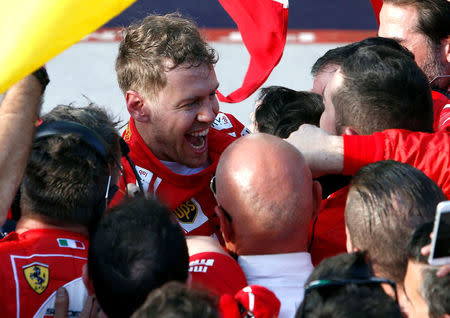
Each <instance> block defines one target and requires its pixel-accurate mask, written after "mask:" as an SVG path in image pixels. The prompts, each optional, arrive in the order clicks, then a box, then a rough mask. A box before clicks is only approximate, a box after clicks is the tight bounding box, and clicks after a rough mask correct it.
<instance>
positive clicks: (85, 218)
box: [0, 106, 120, 317]
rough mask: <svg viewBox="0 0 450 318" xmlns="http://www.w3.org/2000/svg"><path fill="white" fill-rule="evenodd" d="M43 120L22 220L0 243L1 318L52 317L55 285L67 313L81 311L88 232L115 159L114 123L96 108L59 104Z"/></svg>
mask: <svg viewBox="0 0 450 318" xmlns="http://www.w3.org/2000/svg"><path fill="white" fill-rule="evenodd" d="M42 119H43V122H44V123H43V124H42V125H41V126H40V127H39V128H38V130H37V138H35V141H34V143H33V148H32V150H31V153H30V159H29V162H28V166H27V168H26V171H25V176H24V180H23V183H22V186H21V190H22V194H21V202H20V206H21V217H20V219H19V221H18V223H17V227H16V231H15V232H12V233H10V234H9V235H8V236H7V237H5V238H4V239H3V240H1V241H0V281H1V282H2V301H1V302H0V312H1V315H2V316H3V317H45V316H46V315H49V316H53V312H54V299H55V291H56V290H57V289H58V288H59V287H61V286H65V287H66V289H67V290H68V292H69V297H70V307H69V310H70V311H72V312H73V313H75V314H77V315H78V314H79V313H80V312H81V310H82V308H83V305H84V300H85V297H86V295H87V293H86V290H85V288H84V286H83V282H82V279H81V275H82V266H83V264H85V263H86V261H87V254H88V246H89V242H88V230H89V227H90V226H95V222H96V221H97V220H98V219H99V217H100V216H101V214H102V213H103V212H104V210H105V207H106V202H105V193H106V191H107V186H108V183H109V181H108V180H109V179H110V178H109V176H111V174H110V173H111V171H114V166H115V160H114V159H113V156H114V157H117V155H118V153H119V138H120V135H119V133H118V131H117V130H116V129H115V127H114V126H115V124H114V123H113V122H112V121H111V119H110V118H109V117H108V116H107V114H106V113H105V112H104V111H103V110H102V109H100V108H98V107H94V106H91V107H86V108H74V107H70V106H58V107H56V108H55V109H53V110H52V111H51V112H50V113H48V114H47V115H45V116H43V117H42ZM67 121H68V122H67ZM77 123H78V124H81V125H77ZM49 125H50V126H49ZM87 127H89V128H87ZM116 160H117V159H116ZM111 177H113V176H111Z"/></svg>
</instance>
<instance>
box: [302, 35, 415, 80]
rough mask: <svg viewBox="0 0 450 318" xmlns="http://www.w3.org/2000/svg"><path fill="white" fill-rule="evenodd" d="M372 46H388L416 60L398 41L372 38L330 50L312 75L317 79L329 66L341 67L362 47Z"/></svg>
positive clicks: (313, 70)
mask: <svg viewBox="0 0 450 318" xmlns="http://www.w3.org/2000/svg"><path fill="white" fill-rule="evenodd" d="M372 45H383V46H387V47H390V48H391V49H394V50H398V51H399V52H402V53H404V54H405V55H407V56H409V57H411V58H412V59H414V55H413V54H412V53H411V52H410V51H408V49H406V48H405V47H403V46H402V45H400V44H399V43H398V42H397V41H395V40H393V39H388V38H383V37H371V38H367V39H364V40H362V41H359V42H354V43H350V44H347V45H344V46H340V47H337V48H334V49H331V50H328V51H327V52H326V53H325V54H324V55H323V56H322V57H320V58H319V59H318V60H317V61H316V62H315V63H314V65H313V67H312V69H311V74H312V76H313V77H315V76H316V75H317V73H319V72H320V71H322V70H323V69H325V67H327V66H329V65H337V66H340V65H341V64H342V63H343V62H344V60H345V59H346V58H348V57H349V56H350V55H352V54H353V53H355V52H356V51H357V50H358V49H359V48H360V47H365V46H372Z"/></svg>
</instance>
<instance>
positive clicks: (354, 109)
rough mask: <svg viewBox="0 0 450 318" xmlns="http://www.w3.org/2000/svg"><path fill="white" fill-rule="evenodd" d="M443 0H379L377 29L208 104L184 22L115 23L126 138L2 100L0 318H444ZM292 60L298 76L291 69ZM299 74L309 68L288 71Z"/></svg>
mask: <svg viewBox="0 0 450 318" xmlns="http://www.w3.org/2000/svg"><path fill="white" fill-rule="evenodd" d="M449 21H450V2H449V1H447V0H385V1H384V4H383V7H382V9H381V13H380V28H379V37H373V38H368V39H365V40H362V41H360V42H356V43H351V44H348V45H346V46H342V47H337V48H335V49H332V50H330V51H328V52H326V53H325V54H324V55H323V56H322V57H320V58H319V59H318V60H317V62H316V63H315V64H314V65H313V66H312V71H311V73H312V75H313V77H314V84H313V87H312V89H311V91H295V90H293V89H290V88H286V87H280V86H272V87H265V88H262V89H261V92H260V95H259V97H258V100H257V102H256V105H255V112H254V116H253V119H254V127H253V129H252V130H253V132H250V130H249V129H247V128H246V127H245V126H244V125H242V124H241V123H240V122H239V121H238V120H237V119H236V118H235V117H234V116H233V115H231V114H228V113H223V112H220V111H219V103H218V100H217V98H216V91H217V88H218V86H219V81H218V79H217V78H216V75H215V72H214V65H215V63H216V62H217V60H218V57H217V54H216V52H215V50H214V49H213V48H212V47H211V46H210V45H209V44H208V43H207V42H205V40H204V39H203V38H202V36H201V34H200V32H199V30H198V28H197V27H196V25H195V23H194V22H193V21H191V20H189V19H187V18H185V17H183V16H181V15H180V14H178V13H172V14H167V15H157V14H151V15H149V16H147V17H146V18H145V19H143V20H142V21H139V22H137V23H135V24H132V25H130V26H129V27H127V28H126V29H125V31H124V37H123V40H122V41H121V43H120V46H119V52H118V56H117V59H116V72H117V79H118V83H119V86H120V88H121V90H122V91H123V94H124V98H125V104H126V107H127V109H128V112H129V114H130V120H129V122H128V124H127V126H126V129H125V131H124V132H123V134H122V136H121V135H120V133H119V130H118V128H117V126H118V123H117V122H115V121H114V120H113V119H112V117H111V115H110V114H108V112H107V111H106V110H105V109H103V108H101V107H99V106H96V105H94V104H90V105H88V106H86V107H74V106H72V105H58V106H56V107H55V108H54V109H52V110H51V111H50V112H49V113H47V114H44V115H42V116H41V115H40V105H41V100H42V98H43V95H44V92H45V87H46V85H47V84H48V81H49V79H48V76H47V74H46V71H45V69H44V68H41V69H39V70H38V71H36V72H35V73H33V74H31V75H29V76H27V77H26V78H24V79H22V80H21V81H19V82H18V83H16V84H14V85H13V86H12V87H11V88H10V89H9V90H8V91H7V92H6V94H5V96H4V99H3V101H2V102H1V105H0V123H1V125H0V140H1V142H2V145H3V149H4V150H3V152H2V154H3V155H2V156H1V157H0V166H1V167H2V171H3V173H2V174H1V175H0V179H1V180H2V181H3V184H4V186H3V187H2V188H1V189H0V198H1V200H0V202H1V205H0V209H1V210H0V222H1V224H2V225H3V226H2V232H3V233H2V236H3V238H2V239H1V240H0V281H1V282H2V283H3V284H2V286H4V287H3V295H4V296H3V299H2V301H0V312H1V313H2V317H109V318H113V317H135V318H144V317H208V318H209V317H224V318H236V317H261V318H263V317H264V318H265V317H267V318H269V317H270V318H273V317H281V318H287V317H299V318H305V317H342V318H346V317H383V318H385V317H386V318H387V317H404V316H407V317H413V318H414V317H430V318H441V317H450V264H447V265H442V266H433V265H430V264H429V263H428V261H427V258H428V257H427V256H428V254H429V253H430V237H432V236H433V235H434V233H433V221H434V219H435V214H436V206H437V205H438V203H439V202H442V201H445V200H448V199H449V198H450V137H449V129H450V102H449V98H450V23H449ZM293 67H294V66H293ZM299 71H300V70H299Z"/></svg>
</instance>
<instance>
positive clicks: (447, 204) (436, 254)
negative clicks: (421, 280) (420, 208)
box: [428, 201, 450, 265]
mask: <svg viewBox="0 0 450 318" xmlns="http://www.w3.org/2000/svg"><path fill="white" fill-rule="evenodd" d="M433 233H434V234H433V239H432V240H431V253H430V256H429V257H428V263H429V264H430V265H444V264H450V201H443V202H440V203H439V204H438V205H437V208H436V217H435V219H434V227H433Z"/></svg>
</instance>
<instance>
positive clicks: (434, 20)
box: [383, 0, 450, 45]
mask: <svg viewBox="0 0 450 318" xmlns="http://www.w3.org/2000/svg"><path fill="white" fill-rule="evenodd" d="M383 2H384V3H389V4H393V5H396V6H413V7H415V8H416V9H417V17H418V24H417V31H419V32H421V33H423V34H424V35H426V36H427V37H428V38H429V39H430V40H431V41H432V42H433V43H434V44H436V45H440V43H441V40H443V39H446V38H447V37H448V36H450V23H449V21H450V2H449V1H447V0H384V1H383Z"/></svg>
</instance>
